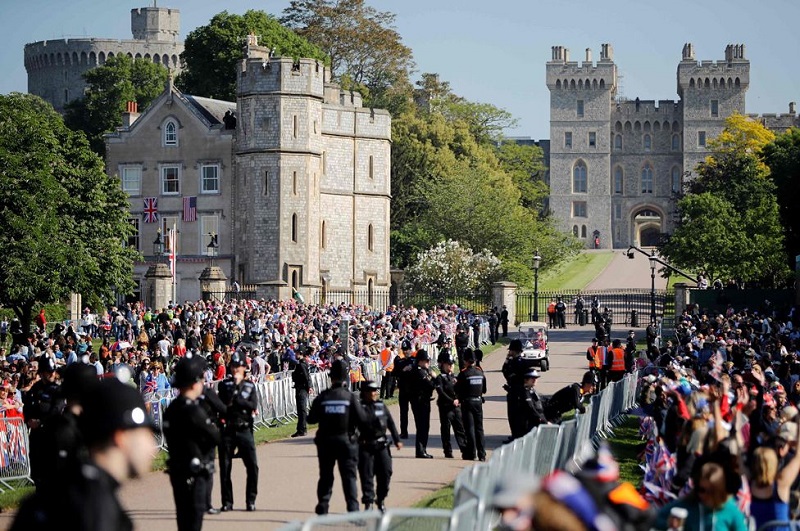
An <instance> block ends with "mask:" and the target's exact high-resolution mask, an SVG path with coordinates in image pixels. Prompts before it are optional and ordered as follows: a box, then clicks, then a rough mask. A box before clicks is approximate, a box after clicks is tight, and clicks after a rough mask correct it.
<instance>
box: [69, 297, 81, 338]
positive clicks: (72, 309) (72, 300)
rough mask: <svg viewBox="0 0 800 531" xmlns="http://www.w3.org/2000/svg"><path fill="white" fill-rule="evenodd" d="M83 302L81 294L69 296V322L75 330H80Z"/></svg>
mask: <svg viewBox="0 0 800 531" xmlns="http://www.w3.org/2000/svg"><path fill="white" fill-rule="evenodd" d="M82 303H83V300H82V298H81V294H80V293H70V294H69V321H70V323H71V324H72V329H73V330H76V331H77V330H80V328H78V327H79V326H80V324H81V323H80V321H81V306H82V305H83V304H82Z"/></svg>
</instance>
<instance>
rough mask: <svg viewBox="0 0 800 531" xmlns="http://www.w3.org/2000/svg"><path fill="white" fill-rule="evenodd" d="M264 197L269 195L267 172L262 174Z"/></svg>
mask: <svg viewBox="0 0 800 531" xmlns="http://www.w3.org/2000/svg"><path fill="white" fill-rule="evenodd" d="M264 195H269V170H267V171H265V172H264Z"/></svg>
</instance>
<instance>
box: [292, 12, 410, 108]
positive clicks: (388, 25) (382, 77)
mask: <svg viewBox="0 0 800 531" xmlns="http://www.w3.org/2000/svg"><path fill="white" fill-rule="evenodd" d="M394 20H395V15H394V14H393V13H390V12H388V11H378V10H377V9H375V8H373V7H370V6H367V5H366V4H365V2H364V0H292V2H290V4H289V7H287V8H286V9H284V11H283V17H282V18H281V22H283V23H284V24H285V25H287V26H288V27H290V28H292V29H294V30H295V31H297V33H298V34H299V35H301V36H303V37H305V38H306V39H308V40H309V41H311V42H312V43H314V44H316V45H317V46H319V47H320V48H321V49H322V50H323V51H324V52H325V53H326V54H327V55H328V57H329V58H330V65H331V71H332V72H333V75H334V77H335V78H336V79H337V80H340V81H343V83H342V85H343V86H344V87H345V88H353V89H360V90H362V92H363V93H364V96H365V97H366V99H367V102H368V104H370V105H372V102H373V101H374V100H375V99H376V98H381V97H382V95H383V94H384V93H385V92H386V91H387V90H389V89H391V88H392V87H395V88H396V87H397V85H398V84H403V83H404V82H407V80H408V76H409V73H410V71H411V70H412V69H413V68H414V60H413V57H412V53H411V49H410V48H409V47H407V46H406V45H404V44H403V42H402V38H401V37H400V34H399V33H398V32H397V30H396V29H395V28H394ZM390 110H393V109H390Z"/></svg>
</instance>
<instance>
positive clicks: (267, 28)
mask: <svg viewBox="0 0 800 531" xmlns="http://www.w3.org/2000/svg"><path fill="white" fill-rule="evenodd" d="M251 33H252V34H254V35H256V36H258V41H259V44H260V45H262V46H266V47H269V48H271V49H274V50H275V55H277V56H284V57H294V58H300V57H309V58H312V59H318V60H320V61H321V62H326V61H327V58H326V56H325V52H323V51H322V50H320V49H319V48H318V47H317V46H315V45H313V44H311V43H310V42H308V41H307V40H306V39H304V38H302V37H300V36H299V35H297V34H296V33H295V32H293V31H292V30H290V29H288V28H286V27H284V26H282V25H281V23H280V22H279V21H278V20H277V19H276V18H274V17H273V16H272V15H269V14H267V13H265V12H264V11H256V10H249V11H247V12H246V13H245V14H244V15H236V14H230V13H228V12H227V11H223V12H222V13H218V14H217V15H214V17H213V18H212V19H211V21H209V23H208V24H207V25H205V26H200V27H199V28H197V29H195V30H193V31H192V32H191V33H189V35H187V36H186V41H185V42H184V50H183V53H182V54H181V60H182V61H183V62H184V64H185V68H184V70H183V71H182V72H181V73H180V75H179V76H178V79H177V80H176V84H177V86H178V88H179V89H180V90H182V91H183V92H185V93H187V94H193V95H195V96H203V97H206V98H215V99H219V100H225V101H235V99H236V67H237V65H238V63H239V61H241V60H242V58H243V57H244V44H245V39H246V38H247V35H249V34H251Z"/></svg>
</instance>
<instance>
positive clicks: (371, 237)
mask: <svg viewBox="0 0 800 531" xmlns="http://www.w3.org/2000/svg"><path fill="white" fill-rule="evenodd" d="M367 249H368V250H370V251H374V250H375V231H374V229H373V228H372V223H370V224H369V226H368V227H367Z"/></svg>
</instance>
